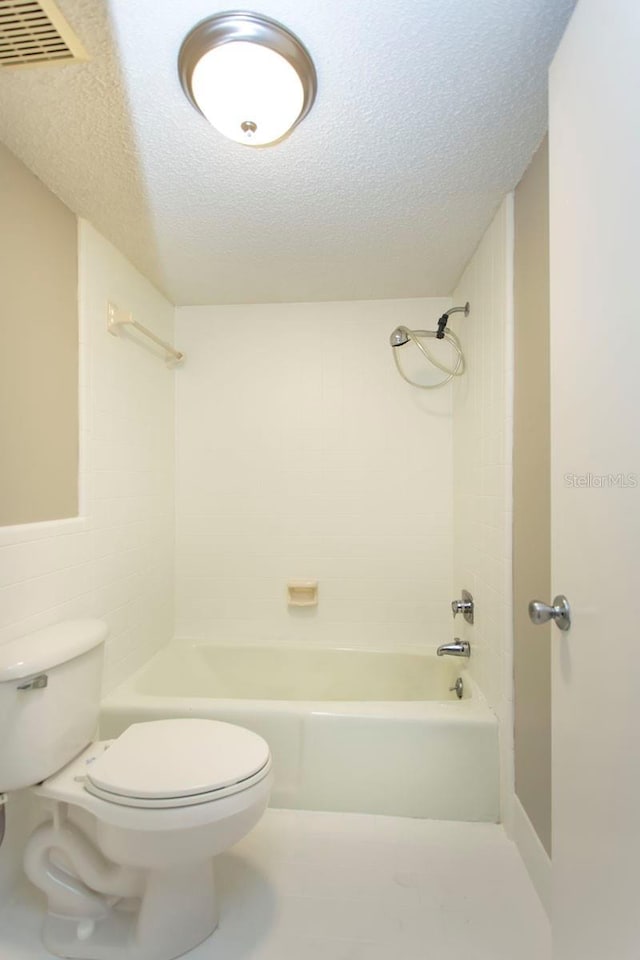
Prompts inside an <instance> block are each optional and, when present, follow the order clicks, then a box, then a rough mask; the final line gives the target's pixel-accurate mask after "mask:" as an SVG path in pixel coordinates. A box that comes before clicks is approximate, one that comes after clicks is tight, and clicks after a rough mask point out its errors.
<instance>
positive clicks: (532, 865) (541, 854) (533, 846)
mask: <svg viewBox="0 0 640 960" xmlns="http://www.w3.org/2000/svg"><path fill="white" fill-rule="evenodd" d="M511 828H512V829H511V831H510V832H511V837H512V839H513V841H514V843H515V844H516V846H517V848H518V850H519V851H520V856H521V857H522V859H523V861H524V865H525V867H526V868H527V872H528V874H529V877H530V879H531V882H532V884H533V886H534V887H535V890H536V893H537V894H538V896H539V898H540V902H541V903H542V906H543V907H544V909H545V911H546V913H547V916H548V917H549V918H551V859H550V857H549V854H548V853H547V851H546V850H545V848H544V847H543V846H542V843H541V841H540V838H539V837H538V834H537V833H536V831H535V830H534V829H533V824H532V823H531V821H530V820H529V817H528V816H527V813H526V811H525V809H524V807H523V806H522V804H521V803H520V800H519V799H518V797H517V796H514V797H513V800H512V821H511Z"/></svg>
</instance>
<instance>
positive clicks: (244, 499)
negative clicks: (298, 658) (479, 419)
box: [176, 299, 452, 647]
mask: <svg viewBox="0 0 640 960" xmlns="http://www.w3.org/2000/svg"><path fill="white" fill-rule="evenodd" d="M449 305H450V301H449V300H434V299H432V300H399V301H384V302H376V301H367V302H350V303H305V304H273V305H247V306H225V307H186V308H181V309H178V310H177V311H176V339H177V341H178V342H179V343H180V348H181V349H183V350H185V352H186V353H187V362H186V363H185V365H184V367H183V368H182V369H181V370H179V371H178V373H177V379H176V391H177V392H176V417H177V432H176V436H177V477H176V482H177V497H176V501H177V530H176V536H177V594H176V604H177V609H176V615H177V630H176V635H177V636H178V637H184V638H206V639H216V640H223V641H225V640H229V641H234V640H241V641H251V642H276V643H277V642H282V641H300V642H303V643H304V642H314V643H321V644H326V645H330V644H355V645H361V646H386V647H389V646H394V645H413V646H420V647H432V646H433V645H435V644H437V643H442V642H444V641H445V640H449V639H450V638H451V636H452V629H451V611H450V608H449V601H450V599H451V562H452V449H451V444H452V426H451V387H450V386H448V387H446V388H444V389H442V390H435V391H425V390H418V389H416V388H415V387H411V386H409V385H407V384H406V383H405V382H404V381H403V380H402V379H401V378H400V377H399V375H398V373H397V371H396V370H395V367H394V363H393V357H392V352H391V348H390V346H389V334H390V333H391V331H392V330H393V329H394V327H396V326H397V325H398V324H406V325H407V326H410V327H431V328H433V327H434V325H435V321H436V319H437V318H438V316H439V315H440V314H441V313H442V312H443V310H445V309H447V308H448V306H449ZM411 349H412V348H411V347H404V348H403V359H404V361H405V362H406V363H408V364H410V363H411V355H410V354H411ZM290 579H317V580H318V583H319V604H318V606H317V607H315V608H307V609H304V608H298V609H289V608H288V607H287V603H286V583H287V581H288V580H290Z"/></svg>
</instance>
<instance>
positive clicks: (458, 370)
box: [391, 327, 466, 390]
mask: <svg viewBox="0 0 640 960" xmlns="http://www.w3.org/2000/svg"><path fill="white" fill-rule="evenodd" d="M398 330H401V331H402V333H404V334H406V335H407V337H408V339H409V340H410V341H411V343H414V344H415V345H416V347H417V348H418V350H419V351H420V352H421V353H422V355H423V356H424V357H425V359H426V360H428V361H429V363H432V364H433V365H434V367H437V368H438V370H441V371H442V372H443V373H445V374H446V377H445V378H444V379H443V380H438V382H437V383H416V381H415V380H410V379H409V377H408V376H407V375H406V374H405V373H404V371H403V369H402V367H401V366H400V361H399V360H398V353H399V347H392V348H391V349H392V351H393V359H394V360H395V364H396V367H397V368H398V373H399V374H400V376H401V377H402V379H403V380H406V381H407V383H410V384H411V386H413V387H420V389H421V390H436V389H437V388H438V387H444V385H445V384H446V383H449V381H450V380H453V378H454V377H461V376H462V374H463V373H464V371H465V367H466V365H465V359H464V353H463V352H462V344H461V343H460V341H459V340H458V338H457V336H456V335H455V333H454V332H453V330H445V331H444V338H443V339H445V340H447V341H448V342H449V343H450V344H451V346H452V347H453V349H454V350H455V352H456V365H455V367H454V368H453V369H451V368H450V367H447V366H445V364H443V363H440V361H439V360H437V359H436V357H434V355H433V354H432V352H431V351H430V350H429V348H428V347H427V346H426V345H425V344H424V343H423V342H422V340H423V339H424V338H425V337H435V336H436V332H435V330H410V329H409V327H398Z"/></svg>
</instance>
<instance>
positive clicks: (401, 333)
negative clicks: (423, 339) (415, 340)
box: [389, 327, 409, 347]
mask: <svg viewBox="0 0 640 960" xmlns="http://www.w3.org/2000/svg"><path fill="white" fill-rule="evenodd" d="M389 343H390V344H391V346H392V347H403V346H404V345H405V343H409V337H408V336H407V333H406V331H405V330H403V328H402V327H396V329H395V330H394V331H393V333H392V334H391V336H390V337H389Z"/></svg>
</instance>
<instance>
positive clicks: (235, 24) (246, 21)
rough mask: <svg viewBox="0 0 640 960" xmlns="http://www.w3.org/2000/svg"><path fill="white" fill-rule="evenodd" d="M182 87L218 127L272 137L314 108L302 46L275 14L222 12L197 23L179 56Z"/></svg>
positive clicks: (248, 137)
mask: <svg viewBox="0 0 640 960" xmlns="http://www.w3.org/2000/svg"><path fill="white" fill-rule="evenodd" d="M178 71H179V74H180V81H181V83H182V87H183V89H184V92H185V94H186V95H187V97H188V98H189V100H190V101H191V103H192V104H193V105H194V107H196V109H197V110H199V111H200V113H202V114H203V115H204V116H205V117H206V119H207V120H208V121H209V122H210V123H211V124H212V125H213V126H214V127H215V128H216V129H217V130H219V131H220V133H222V134H224V135H225V136H226V137H229V138H230V139H231V140H236V141H237V142H238V143H243V144H245V145H247V146H252V147H258V146H264V145H265V144H269V143H275V142H277V141H278V140H281V139H282V138H283V137H285V136H286V135H287V134H288V133H289V132H290V131H291V130H292V129H293V128H294V127H295V126H296V125H297V124H298V123H300V121H301V120H302V119H303V117H305V116H306V114H307V113H308V112H309V110H310V109H311V106H312V104H313V101H314V98H315V94H316V85H317V81H316V72H315V68H314V65H313V61H312V60H311V57H310V56H309V54H308V52H307V50H306V49H305V47H304V46H303V45H302V44H301V43H300V41H299V40H298V39H297V37H295V36H294V35H293V34H292V33H290V32H289V31H288V30H287V29H286V28H285V27H283V26H282V25H281V24H279V23H277V22H276V21H275V20H269V19H268V18H267V17H263V16H260V15H258V14H254V13H244V12H235V13H221V14H218V15H217V16H214V17H209V18H208V19H207V20H203V21H202V22H201V23H199V24H198V25H197V26H196V27H194V29H193V30H192V31H191V33H189V34H188V36H187V37H186V38H185V40H184V42H183V44H182V47H181V48H180V54H179V57H178Z"/></svg>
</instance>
